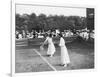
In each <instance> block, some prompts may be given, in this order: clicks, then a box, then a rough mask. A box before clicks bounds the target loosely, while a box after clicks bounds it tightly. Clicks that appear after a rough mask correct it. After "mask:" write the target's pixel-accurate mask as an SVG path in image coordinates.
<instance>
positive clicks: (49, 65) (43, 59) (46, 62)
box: [33, 49, 57, 71]
mask: <svg viewBox="0 0 100 77" xmlns="http://www.w3.org/2000/svg"><path fill="white" fill-rule="evenodd" d="M33 50H34V51H35V52H36V53H37V54H38V55H39V56H40V57H41V58H42V59H43V60H44V61H45V62H46V63H47V64H48V65H49V66H50V67H51V68H52V69H53V70H54V71H57V70H56V68H54V67H53V66H52V65H51V64H50V63H49V62H48V61H47V60H46V59H45V58H44V57H43V56H42V55H41V54H40V53H39V52H38V51H37V50H36V49H33Z"/></svg>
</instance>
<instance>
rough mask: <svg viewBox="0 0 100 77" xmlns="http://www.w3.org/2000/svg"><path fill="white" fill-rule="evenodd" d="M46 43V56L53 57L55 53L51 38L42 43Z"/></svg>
mask: <svg viewBox="0 0 100 77" xmlns="http://www.w3.org/2000/svg"><path fill="white" fill-rule="evenodd" d="M46 42H47V43H48V50H47V55H53V54H54V53H55V46H54V43H53V41H52V38H50V37H47V38H46V40H45V42H44V43H46Z"/></svg>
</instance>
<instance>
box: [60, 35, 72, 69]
mask: <svg viewBox="0 0 100 77" xmlns="http://www.w3.org/2000/svg"><path fill="white" fill-rule="evenodd" d="M59 36H60V43H59V46H60V48H61V65H63V66H64V67H66V66H67V65H68V64H69V63H70V58H69V54H68V50H67V48H66V46H65V40H64V38H63V37H62V34H60V35H59Z"/></svg>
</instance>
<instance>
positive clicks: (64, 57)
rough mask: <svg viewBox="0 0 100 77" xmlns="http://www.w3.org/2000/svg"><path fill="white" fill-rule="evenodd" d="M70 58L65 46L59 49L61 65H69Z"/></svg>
mask: <svg viewBox="0 0 100 77" xmlns="http://www.w3.org/2000/svg"><path fill="white" fill-rule="evenodd" d="M69 63H70V58H69V54H68V50H67V48H66V46H62V47H61V64H69Z"/></svg>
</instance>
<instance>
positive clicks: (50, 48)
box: [47, 43, 55, 55]
mask: <svg viewBox="0 0 100 77" xmlns="http://www.w3.org/2000/svg"><path fill="white" fill-rule="evenodd" d="M54 53H55V46H54V44H53V43H52V44H49V45H48V50H47V55H53V54H54Z"/></svg>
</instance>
